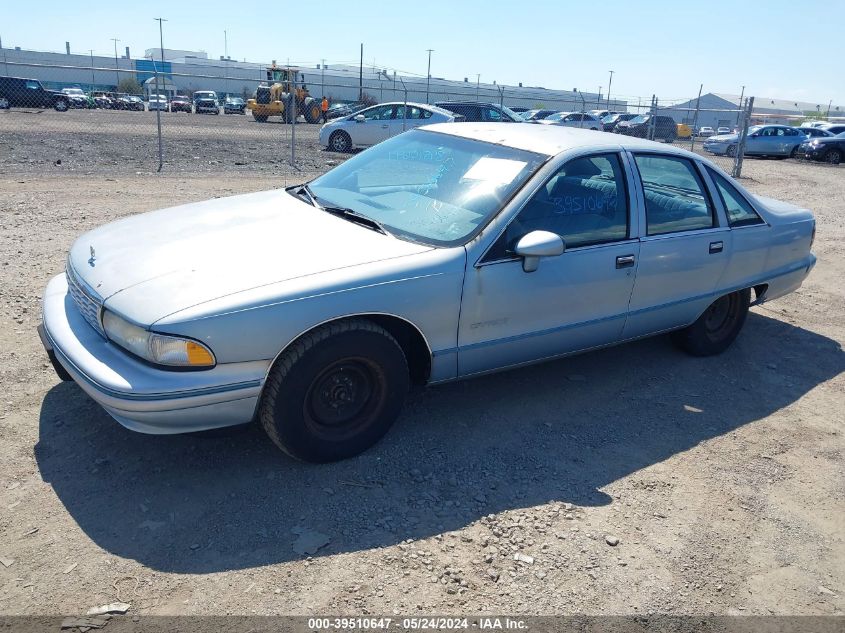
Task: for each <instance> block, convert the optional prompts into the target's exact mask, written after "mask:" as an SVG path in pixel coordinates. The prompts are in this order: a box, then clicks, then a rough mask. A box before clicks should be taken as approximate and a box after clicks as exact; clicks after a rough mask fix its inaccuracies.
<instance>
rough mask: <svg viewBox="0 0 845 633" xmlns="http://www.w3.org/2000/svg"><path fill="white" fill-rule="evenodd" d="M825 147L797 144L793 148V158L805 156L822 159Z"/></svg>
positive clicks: (811, 158) (810, 158)
mask: <svg viewBox="0 0 845 633" xmlns="http://www.w3.org/2000/svg"><path fill="white" fill-rule="evenodd" d="M824 153H825V148H824V147H823V146H819V145H799V146H798V149H796V150H795V158H806V159H809V160H822V156H824Z"/></svg>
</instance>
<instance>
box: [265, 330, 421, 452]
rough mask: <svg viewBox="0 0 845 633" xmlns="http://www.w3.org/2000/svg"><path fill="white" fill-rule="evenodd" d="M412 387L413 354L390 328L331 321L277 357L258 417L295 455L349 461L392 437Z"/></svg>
mask: <svg viewBox="0 0 845 633" xmlns="http://www.w3.org/2000/svg"><path fill="white" fill-rule="evenodd" d="M409 384H410V378H409V373H408V362H407V360H406V359H405V354H404V352H403V351H402V348H401V347H400V346H399V344H398V343H397V342H396V339H394V338H393V336H391V335H390V333H389V332H387V330H385V329H383V328H381V327H379V326H378V325H376V324H375V323H373V322H371V321H368V320H366V319H352V320H349V321H340V322H337V323H329V324H327V325H323V326H320V327H318V328H316V329H315V330H314V331H312V332H310V333H309V334H306V335H304V336H303V337H302V338H300V339H299V340H298V341H297V342H295V343H294V344H293V345H292V346H291V347H290V348H289V349H288V350H287V351H285V352H284V353H283V354H282V355H281V356H280V357H279V358H278V359H277V360H276V363H275V365H274V366H273V369H272V370H271V371H270V374H269V376H268V377H267V384H266V385H265V387H264V392H263V394H262V396H261V403H260V404H259V408H258V419H259V421H260V422H261V425H262V426H263V427H264V430H265V431H266V432H267V435H269V436H270V439H271V440H273V442H274V443H275V444H276V445H277V446H278V447H279V448H281V449H282V450H283V451H284V452H285V453H287V454H288V455H290V456H291V457H294V458H296V459H300V460H303V461H307V462H314V463H325V462H333V461H337V460H340V459H346V458H347V457H352V456H353V455H357V454H358V453H361V452H362V451H365V450H366V449H368V448H369V447H370V446H372V445H373V444H375V443H376V442H378V441H379V440H380V439H381V438H382V437H383V436H384V434H385V433H387V431H388V429H390V427H391V426H392V425H393V423H394V421H395V420H396V418H397V417H398V416H399V412H400V411H401V409H402V405H403V403H404V401H405V395H406V394H407V392H408V387H409Z"/></svg>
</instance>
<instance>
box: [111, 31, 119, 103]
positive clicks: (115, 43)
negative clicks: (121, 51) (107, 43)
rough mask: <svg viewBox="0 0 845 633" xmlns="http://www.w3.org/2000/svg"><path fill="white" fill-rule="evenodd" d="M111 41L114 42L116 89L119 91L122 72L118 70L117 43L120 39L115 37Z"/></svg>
mask: <svg viewBox="0 0 845 633" xmlns="http://www.w3.org/2000/svg"><path fill="white" fill-rule="evenodd" d="M111 41H112V42H114V91H115V92H117V86H118V84H119V83H120V73H119V72H118V71H117V43H118V42H119V41H120V40H119V39H117V38H116V37H113V38H111Z"/></svg>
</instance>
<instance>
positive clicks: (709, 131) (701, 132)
mask: <svg viewBox="0 0 845 633" xmlns="http://www.w3.org/2000/svg"><path fill="white" fill-rule="evenodd" d="M715 133H716V130H714V129H713V128H712V127H710V126H709V125H702V126H701V127H700V128H698V132H696V136H704V137H707V136H713V135H714V134H715Z"/></svg>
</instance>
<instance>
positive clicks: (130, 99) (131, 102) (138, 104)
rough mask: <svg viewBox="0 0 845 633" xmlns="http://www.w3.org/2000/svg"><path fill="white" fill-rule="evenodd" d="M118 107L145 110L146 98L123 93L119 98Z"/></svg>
mask: <svg viewBox="0 0 845 633" xmlns="http://www.w3.org/2000/svg"><path fill="white" fill-rule="evenodd" d="M116 109H118V110H134V111H136V112H143V111H144V100H143V99H142V98H141V97H138V96H136V95H122V96H120V97H118V99H117V102H116Z"/></svg>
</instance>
